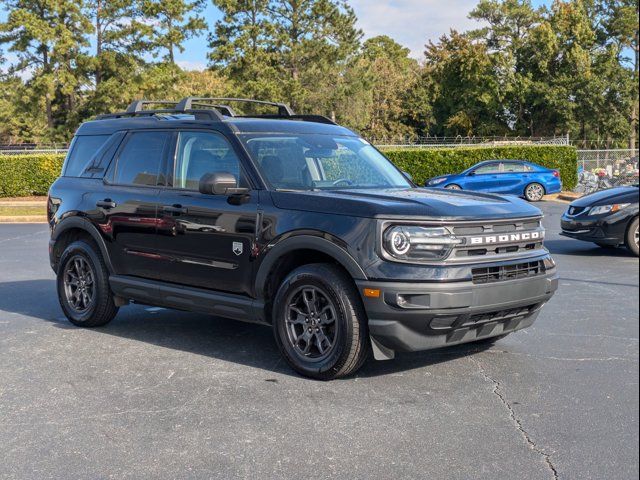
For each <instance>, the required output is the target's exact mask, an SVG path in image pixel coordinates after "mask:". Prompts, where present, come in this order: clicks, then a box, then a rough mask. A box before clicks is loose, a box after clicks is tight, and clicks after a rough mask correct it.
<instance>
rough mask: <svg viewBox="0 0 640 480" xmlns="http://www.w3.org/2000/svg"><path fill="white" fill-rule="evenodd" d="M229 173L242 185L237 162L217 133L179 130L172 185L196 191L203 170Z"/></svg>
mask: <svg viewBox="0 0 640 480" xmlns="http://www.w3.org/2000/svg"><path fill="white" fill-rule="evenodd" d="M222 172H224V173H231V174H232V175H233V176H235V177H236V180H238V184H239V185H240V186H246V182H245V179H244V178H243V177H244V176H243V175H242V170H241V168H240V161H239V160H238V157H237V156H236V154H235V152H234V151H233V148H231V145H230V144H229V142H228V141H227V139H226V138H224V137H223V136H222V135H221V134H218V133H212V132H181V133H180V137H179V139H178V151H177V154H176V164H175V169H174V172H173V186H174V187H177V188H186V189H189V190H198V185H199V184H200V179H201V178H202V177H203V176H204V175H205V174H207V173H222Z"/></svg>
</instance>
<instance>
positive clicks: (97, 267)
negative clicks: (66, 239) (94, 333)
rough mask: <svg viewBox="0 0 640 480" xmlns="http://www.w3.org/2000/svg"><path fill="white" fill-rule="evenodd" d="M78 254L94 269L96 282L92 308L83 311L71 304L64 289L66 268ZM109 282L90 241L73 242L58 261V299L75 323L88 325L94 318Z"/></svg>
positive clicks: (67, 315)
mask: <svg viewBox="0 0 640 480" xmlns="http://www.w3.org/2000/svg"><path fill="white" fill-rule="evenodd" d="M76 255H80V256H82V257H83V258H84V259H85V260H86V261H87V262H88V263H89V265H90V266H91V269H92V270H93V276H94V283H95V293H94V298H93V304H92V305H91V308H89V309H88V310H87V311H86V312H83V313H78V312H77V311H75V310H74V309H73V308H71V307H70V306H69V303H68V301H67V296H66V294H65V291H64V270H65V268H66V266H67V263H68V262H69V260H71V259H72V258H73V257H74V256H76ZM107 282H108V280H107V279H106V278H105V276H104V274H103V272H102V269H101V263H100V258H99V257H98V254H97V253H96V252H95V251H94V250H93V248H91V246H90V245H89V244H88V243H86V242H84V241H82V240H78V241H75V242H73V243H71V244H70V245H69V246H68V247H67V248H66V249H65V250H64V252H63V253H62V255H61V257H60V262H59V263H58V275H57V280H56V284H57V288H58V299H59V301H60V306H61V307H62V310H63V311H64V314H65V316H66V317H67V318H68V319H69V320H70V321H71V322H72V323H74V324H75V325H80V326H87V325H86V324H87V322H89V321H90V320H91V319H92V318H93V316H94V314H95V312H96V309H97V308H98V305H99V303H100V296H102V295H105V288H106V289H107V291H108V284H107Z"/></svg>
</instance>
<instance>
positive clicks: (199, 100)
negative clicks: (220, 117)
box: [176, 97, 295, 118]
mask: <svg viewBox="0 0 640 480" xmlns="http://www.w3.org/2000/svg"><path fill="white" fill-rule="evenodd" d="M206 102H240V103H256V104H258V105H269V106H272V107H278V116H280V117H292V116H294V115H295V113H294V112H293V110H291V107H289V105H287V104H285V103H277V102H265V101H264V100H253V99H250V98H215V97H186V98H183V99H182V100H180V102H179V103H178V105H177V106H176V110H180V111H184V110H188V109H190V108H191V107H192V105H193V104H194V103H195V104H199V105H205V106H210V107H214V108H215V107H216V106H215V105H211V104H208V103H206ZM274 118H275V117H274Z"/></svg>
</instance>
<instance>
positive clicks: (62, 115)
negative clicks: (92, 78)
mask: <svg viewBox="0 0 640 480" xmlns="http://www.w3.org/2000/svg"><path fill="white" fill-rule="evenodd" d="M5 4H6V8H7V9H8V10H9V15H8V17H7V20H6V21H5V22H3V23H0V44H8V45H9V51H11V52H14V53H15V54H16V55H17V57H18V62H17V64H16V65H15V66H14V67H13V68H12V71H21V72H30V73H31V78H30V79H29V81H28V82H27V84H28V86H29V88H30V89H31V90H32V94H33V101H34V102H38V101H40V99H42V100H43V101H44V110H45V115H46V123H47V126H48V128H49V129H50V131H51V135H53V136H55V133H54V129H55V128H56V127H59V126H62V125H64V124H65V123H66V121H67V118H68V112H69V111H71V110H73V109H74V108H75V107H76V96H77V94H78V92H79V91H80V89H81V88H82V87H83V85H84V83H85V79H84V78H82V76H81V75H78V69H77V67H78V64H79V63H81V62H82V61H83V53H82V47H85V46H87V45H88V34H89V33H90V32H91V23H90V21H89V20H88V19H87V18H86V17H85V16H84V15H83V12H82V4H81V3H78V2H77V1H73V0H57V1H56V2H51V1H47V0H5Z"/></svg>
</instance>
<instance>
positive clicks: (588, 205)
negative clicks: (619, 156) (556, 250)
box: [561, 185, 638, 256]
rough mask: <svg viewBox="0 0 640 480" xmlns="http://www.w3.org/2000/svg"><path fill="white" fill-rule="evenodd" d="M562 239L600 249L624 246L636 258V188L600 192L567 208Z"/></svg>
mask: <svg viewBox="0 0 640 480" xmlns="http://www.w3.org/2000/svg"><path fill="white" fill-rule="evenodd" d="M561 227H562V232H561V235H564V236H565V237H570V238H575V239H577V240H583V241H585V242H593V243H595V244H596V245H599V246H601V247H603V248H615V247H619V246H621V245H624V246H626V247H627V248H628V249H629V250H630V251H631V252H632V253H633V254H634V255H636V256H637V255H638V185H635V186H631V187H617V188H610V189H608V190H601V191H599V192H596V193H592V194H591V195H587V196H585V197H582V198H579V199H578V200H575V201H574V202H572V203H571V205H569V209H568V210H567V211H566V212H565V213H564V215H563V216H562V220H561Z"/></svg>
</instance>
